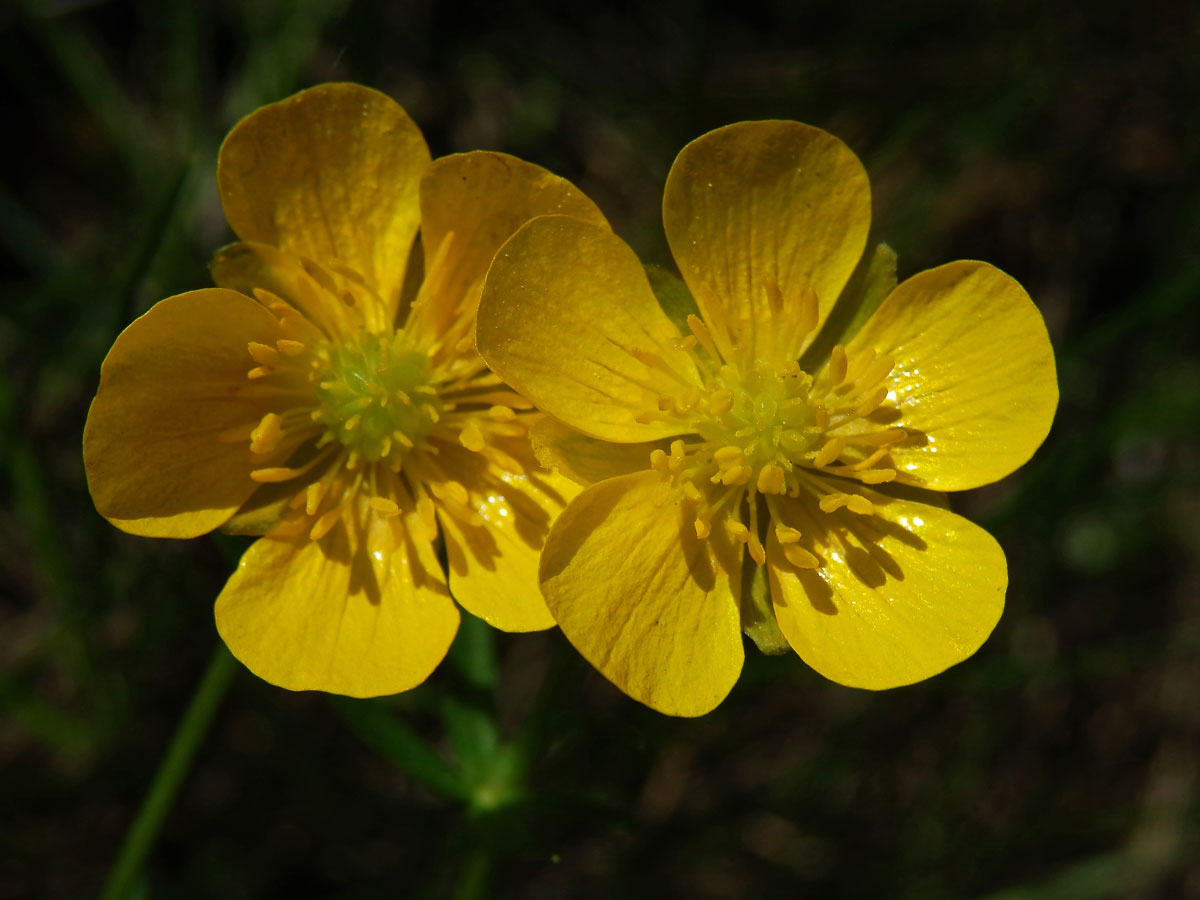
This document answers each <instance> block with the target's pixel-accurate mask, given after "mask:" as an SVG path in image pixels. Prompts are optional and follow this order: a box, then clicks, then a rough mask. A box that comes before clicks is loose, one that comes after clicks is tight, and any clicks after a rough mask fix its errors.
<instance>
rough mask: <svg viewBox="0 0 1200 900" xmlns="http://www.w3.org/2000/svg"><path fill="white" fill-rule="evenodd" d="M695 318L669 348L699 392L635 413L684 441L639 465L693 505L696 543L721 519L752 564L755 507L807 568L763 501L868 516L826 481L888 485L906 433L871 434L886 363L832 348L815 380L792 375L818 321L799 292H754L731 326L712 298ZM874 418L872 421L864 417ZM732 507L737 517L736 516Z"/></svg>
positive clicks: (889, 399)
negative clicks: (793, 501) (801, 500)
mask: <svg viewBox="0 0 1200 900" xmlns="http://www.w3.org/2000/svg"><path fill="white" fill-rule="evenodd" d="M705 308H706V312H707V313H708V316H709V321H708V322H705V321H703V320H701V319H699V318H698V317H696V316H689V317H688V320H687V323H688V328H689V331H690V334H688V335H686V336H685V337H683V338H682V339H680V340H678V341H677V344H676V348H677V349H679V350H682V351H684V352H686V353H687V354H688V355H689V356H690V357H691V359H692V362H693V363H694V365H695V367H696V370H697V371H698V372H699V374H700V378H701V381H702V383H703V389H698V388H691V389H687V390H681V391H680V392H679V393H678V394H675V395H664V396H662V397H659V398H658V401H657V403H656V404H655V406H654V407H653V408H651V409H647V410H643V411H642V412H640V413H639V414H638V415H637V420H638V421H640V422H653V421H661V420H669V421H672V422H678V423H679V426H680V432H681V433H688V434H687V437H686V438H680V439H677V440H675V441H673V442H672V444H671V445H670V452H667V451H665V450H661V449H658V450H655V451H653V452H652V453H651V456H650V465H651V467H652V468H653V469H655V470H657V471H659V472H661V473H663V475H664V477H665V478H666V479H667V480H669V481H670V482H671V483H672V484H674V485H676V486H677V487H678V488H679V489H680V490H681V491H682V495H683V498H684V500H685V502H687V503H688V504H689V505H691V506H692V507H693V509H694V526H695V531H696V535H697V537H699V538H701V539H706V538H707V537H708V536H709V535H710V533H711V530H712V523H713V520H714V517H715V516H716V515H717V514H718V513H719V512H720V511H722V510H726V511H727V513H728V514H727V515H726V516H725V519H726V525H725V527H726V529H727V531H728V532H729V534H730V536H731V537H733V538H734V539H735V540H739V541H741V542H743V543H745V544H746V545H747V550H748V552H749V554H750V556H751V558H752V559H754V561H755V562H757V563H758V564H760V565H761V564H763V563H764V562H765V560H766V556H765V552H764V550H763V543H762V542H763V538H764V537H765V535H764V533H763V532H762V531H761V530H760V528H759V507H760V498H761V502H762V505H763V507H764V508H765V511H767V512H770V513H771V516H770V518H771V519H772V520H773V521H774V522H775V523H776V524H775V526H774V527H775V531H776V537H777V539H778V540H779V542H780V544H781V546H782V548H783V552H784V554H785V556H786V558H787V559H788V560H789V561H790V562H791V563H792V564H793V565H796V566H798V567H800V568H814V567H816V566H817V565H818V564H819V561H818V560H817V558H816V557H815V556H813V554H812V553H811V552H809V551H808V550H806V549H805V548H804V547H802V546H800V544H799V543H798V542H799V540H800V532H799V531H797V530H796V529H794V528H790V527H788V526H784V525H782V524H781V523H780V519H779V516H778V515H776V514H775V513H774V511H773V509H772V507H773V506H774V505H775V504H774V501H773V498H774V497H777V496H780V495H787V496H790V497H797V496H799V495H800V494H801V492H806V493H808V494H809V495H811V496H812V497H814V498H815V499H816V501H817V503H816V505H817V507H818V508H819V509H820V511H821V512H823V513H826V514H832V513H834V512H836V511H837V510H839V509H843V508H844V509H846V510H848V511H850V512H852V513H856V514H859V515H864V516H869V515H873V514H874V512H875V510H874V506H873V504H872V503H871V502H870V500H868V499H867V498H866V497H865V496H863V495H862V494H859V493H856V492H852V491H846V490H844V489H842V488H841V487H839V485H838V483H837V481H836V479H830V478H828V477H826V476H831V475H832V476H840V477H842V478H848V479H853V480H855V481H858V482H861V483H863V484H866V485H876V484H882V483H885V482H888V481H891V480H893V479H894V478H895V477H896V470H895V469H894V468H893V467H892V464H891V460H890V457H889V456H888V454H889V451H890V450H891V449H892V448H893V447H895V446H896V445H897V444H899V443H900V442H901V441H903V440H904V439H905V438H906V437H907V434H906V432H905V431H904V430H903V429H901V428H896V427H888V426H887V425H885V424H880V423H881V422H883V421H886V420H887V419H888V418H891V416H889V415H887V413H888V412H889V411H890V410H889V409H888V408H889V407H891V406H892V404H893V403H894V395H893V394H892V393H891V390H890V388H889V384H888V376H889V375H890V374H891V371H892V369H893V367H894V361H893V359H892V358H891V357H888V356H879V355H877V354H876V352H875V351H874V350H873V349H866V350H859V351H856V352H853V353H852V352H850V351H848V350H847V348H846V347H844V346H842V345H838V346H836V347H834V349H833V351H832V353H831V356H830V360H829V364H828V365H827V366H826V367H825V368H824V369H822V370H821V371H820V372H818V373H817V374H816V376H815V377H814V375H813V374H810V373H808V372H805V371H803V370H802V369H801V368H800V366H799V365H798V363H797V362H796V360H797V358H798V357H799V356H800V351H801V349H802V348H803V346H804V344H805V339H806V337H807V335H808V334H809V333H811V331H812V330H813V329H814V328H815V327H816V325H817V322H818V317H817V314H816V311H817V300H816V296H815V294H813V292H812V290H811V289H810V288H808V287H807V286H805V287H802V288H800V289H798V290H795V291H793V292H792V293H791V294H790V295H787V296H785V294H784V292H783V291H782V290H781V289H780V288H779V286H778V285H776V284H774V283H772V282H767V283H765V284H764V285H763V286H762V292H761V296H760V297H759V298H758V299H757V302H755V303H753V304H751V309H750V310H749V318H748V320H743V321H741V322H738V323H732V322H730V321H728V319H727V317H726V314H725V313H724V312H723V307H722V305H721V304H720V303H719V302H717V301H716V300H715V298H711V297H710V302H708V303H706V304H705ZM634 355H635V356H636V357H637V358H639V359H642V360H643V362H644V363H645V364H646V365H648V366H658V367H662V366H663V365H665V363H662V362H661V357H659V356H656V355H655V354H652V353H650V352H649V351H642V352H640V353H639V352H637V351H635V353H634ZM881 408H883V409H882V412H883V413H884V414H883V415H873V414H875V413H876V412H877V411H881ZM743 500H745V501H746V507H745V509H746V512H745V515H742V514H741V513H739V512H737V510H739V509H741V508H742V507H741V503H742V501H743Z"/></svg>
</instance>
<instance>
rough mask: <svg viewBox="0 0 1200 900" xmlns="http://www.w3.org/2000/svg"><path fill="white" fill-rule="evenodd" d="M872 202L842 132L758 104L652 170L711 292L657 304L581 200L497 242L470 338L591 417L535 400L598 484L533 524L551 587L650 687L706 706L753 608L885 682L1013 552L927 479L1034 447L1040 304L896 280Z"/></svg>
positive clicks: (604, 654)
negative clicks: (685, 310) (667, 166)
mask: <svg viewBox="0 0 1200 900" xmlns="http://www.w3.org/2000/svg"><path fill="white" fill-rule="evenodd" d="M870 213H871V200H870V189H869V185H868V182H867V177H866V173H865V172H864V171H863V168H862V165H861V164H860V163H859V161H858V159H857V158H856V157H855V156H854V154H853V153H852V152H851V151H850V150H849V149H848V148H847V147H846V146H845V145H844V144H842V143H841V142H840V141H839V140H837V139H836V138H834V137H833V136H831V135H829V134H827V133H826V132H824V131H821V130H820V129H817V128H812V127H809V126H806V125H802V124H799V123H796V122H782V121H775V122H747V123H741V124H737V125H731V126H729V127H726V128H721V129H718V130H716V131H713V132H711V133H709V134H707V135H704V136H703V137H701V138H699V139H697V140H696V141H694V142H692V143H691V144H689V145H688V146H687V147H686V148H684V150H683V151H682V152H681V153H680V154H679V157H678V159H677V160H676V161H675V164H674V166H673V167H672V169H671V173H670V176H669V177H668V179H667V185H666V191H665V195H664V198H663V219H664V223H665V228H666V234H667V239H668V242H669V244H670V247H671V252H672V254H673V255H674V257H675V261H676V262H677V264H678V266H679V269H680V272H681V274H682V276H683V279H684V282H685V283H686V285H687V287H688V288H689V289H690V293H691V295H692V296H693V297H694V300H695V304H696V307H697V311H698V313H699V314H698V315H696V314H692V315H689V316H687V317H686V319H685V320H683V319H682V317H679V318H680V321H673V320H672V319H671V318H669V317H668V316H667V315H666V314H665V313H664V311H663V307H662V306H660V303H659V302H658V300H657V299H656V296H655V293H654V291H653V290H652V288H651V285H650V283H649V282H648V279H647V275H646V272H645V270H644V269H643V268H642V266H641V265H640V264H639V262H638V260H637V259H636V257H635V256H634V254H633V252H632V251H631V250H630V249H629V248H628V247H627V246H626V245H625V244H624V243H622V242H621V241H620V240H619V239H618V238H616V237H615V236H614V235H612V234H611V232H609V231H607V230H605V229H603V228H599V227H596V226H595V225H592V224H589V223H587V222H583V221H578V220H574V219H571V218H566V217H561V216H550V217H544V218H539V219H535V220H533V221H532V222H530V223H529V224H527V225H525V226H524V227H523V228H522V229H521V230H520V231H519V232H518V233H517V234H516V235H515V236H514V237H513V238H512V239H510V240H509V241H508V242H507V243H506V244H505V245H504V246H503V247H502V248H501V250H500V252H499V253H498V254H497V257H496V259H495V261H494V262H493V264H492V267H491V270H490V272H489V274H488V276H487V281H486V283H485V285H484V291H483V300H482V303H481V306H480V310H479V322H478V336H477V341H478V347H479V350H480V352H481V353H482V355H483V357H484V359H485V360H487V361H488V363H489V365H490V366H491V367H492V369H493V370H494V371H495V372H496V373H498V374H500V375H502V376H503V377H504V379H505V380H506V381H507V382H508V383H509V384H510V385H511V386H512V387H514V388H515V389H517V390H518V391H520V392H522V393H523V394H524V395H525V396H527V397H529V398H530V399H531V400H533V401H534V402H535V404H536V405H537V406H539V407H540V408H541V409H543V410H545V411H546V412H548V413H550V414H551V415H553V416H554V417H556V419H557V420H560V422H561V423H566V425H567V426H571V427H572V428H573V429H578V431H577V432H576V431H571V430H570V429H568V428H565V427H564V426H563V425H561V424H559V423H558V422H555V421H554V420H551V419H547V420H546V421H545V422H544V423H541V424H539V426H537V427H536V428H535V429H534V432H533V435H532V437H533V440H534V443H535V445H538V446H539V448H540V449H539V455H540V456H541V457H542V458H543V461H545V462H552V463H554V464H555V465H557V466H558V467H559V469H560V471H561V472H563V473H564V474H570V475H572V476H573V477H575V478H576V479H577V480H578V481H580V482H582V483H591V486H590V487H588V488H587V489H586V490H584V491H583V492H582V493H581V494H579V496H578V497H576V498H575V499H574V500H573V501H571V503H570V504H569V506H568V507H567V509H566V511H565V512H564V513H563V514H562V516H560V517H559V519H558V520H557V521H556V523H555V524H554V525H553V527H552V528H551V531H550V535H549V537H548V538H547V541H546V546H545V549H544V551H543V553H542V560H541V568H540V577H541V585H542V591H543V593H544V595H545V598H546V602H547V605H548V606H549V608H550V611H551V613H553V615H554V618H555V619H556V621H557V622H558V624H559V626H560V627H561V628H562V630H563V632H564V633H565V634H566V636H567V637H568V638H569V639H570V640H571V642H572V643H573V644H574V645H575V646H576V647H577V648H578V649H579V651H580V652H581V653H582V654H583V655H584V656H585V657H586V658H587V659H588V660H589V661H591V663H592V664H593V665H595V666H596V667H597V668H598V669H599V670H600V671H601V672H602V673H603V674H604V675H606V676H607V677H608V678H609V679H610V680H611V681H612V682H614V683H615V684H616V685H617V686H618V687H620V688H621V689H622V690H624V691H625V692H626V693H627V694H629V695H630V696H631V697H634V698H635V699H637V700H640V701H641V702H643V703H645V704H647V705H649V706H651V707H653V708H655V709H658V710H661V711H662V712H666V713H672V714H675V715H699V714H702V713H704V712H707V711H709V710H711V709H712V708H713V707H715V706H716V705H717V704H718V703H720V701H721V700H722V699H723V698H724V697H725V695H726V694H727V693H728V692H729V690H730V689H731V687H732V686H733V684H734V682H735V681H736V680H737V677H738V674H739V672H740V670H741V667H742V662H743V645H742V635H741V631H742V629H743V628H745V629H746V631H747V632H748V633H750V634H752V636H754V637H755V638H756V640H758V641H759V643H760V644H761V645H764V646H767V647H768V648H770V645H771V644H772V643H776V644H777V645H779V646H782V647H784V648H786V647H787V646H788V645H790V646H791V647H792V648H793V649H794V650H795V651H796V652H797V653H798V654H799V655H800V656H801V657H802V658H803V659H804V660H805V661H806V662H807V663H808V664H809V665H811V666H812V667H813V668H814V669H816V670H817V671H818V672H820V673H822V674H823V675H825V676H826V677H828V678H830V679H833V680H834V681H837V682H840V683H842V684H846V685H851V686H856V687H863V688H872V689H882V688H890V687H894V686H898V685H903V684H909V683H912V682H915V681H919V680H921V679H924V678H927V677H929V676H931V675H934V674H936V673H938V672H940V671H942V670H944V669H946V668H947V667H948V666H951V665H953V664H955V663H957V662H959V661H961V660H963V659H965V658H966V657H968V656H970V655H971V654H972V653H974V652H975V650H976V649H977V648H978V647H979V646H980V644H981V643H982V642H983V641H984V640H985V639H986V638H987V636H988V634H989V633H990V632H991V631H992V629H993V627H994V626H995V624H996V622H997V620H998V618H999V616H1000V612H1001V609H1002V607H1003V604H1004V592H1005V588H1006V586H1007V571H1006V566H1005V560H1004V554H1003V552H1002V551H1001V549H1000V547H999V546H998V545H997V544H996V542H995V541H994V540H993V539H992V537H991V536H990V535H988V534H987V532H985V531H984V530H982V529H981V528H979V527H977V526H975V525H973V524H972V523H970V522H968V521H967V520H965V519H963V518H960V517H959V516H957V515H955V514H953V513H951V512H949V511H947V509H946V508H945V503H944V502H943V501H942V495H941V494H938V493H934V492H940V491H957V490H965V489H968V488H974V487H978V486H980V485H984V484H988V483H990V482H993V481H996V480H997V479H999V478H1002V477H1004V476H1005V475H1007V474H1008V473H1010V472H1012V471H1013V470H1014V469H1016V468H1017V467H1018V466H1020V465H1021V464H1022V463H1024V462H1025V461H1026V460H1027V459H1028V458H1029V457H1030V455H1031V454H1032V453H1033V452H1034V450H1035V449H1036V448H1037V447H1038V445H1039V444H1041V442H1042V440H1043V439H1044V437H1045V435H1046V433H1047V431H1048V429H1049V427H1050V423H1051V420H1052V418H1053V415H1054V410H1055V407H1056V405H1057V402H1058V391H1057V386H1056V378H1055V369H1054V357H1053V352H1052V349H1051V346H1050V343H1049V339H1048V337H1047V334H1046V329H1045V326H1044V324H1043V322H1042V318H1041V316H1040V315H1039V313H1038V311H1037V309H1036V308H1035V307H1034V305H1033V303H1032V302H1031V301H1030V299H1029V297H1028V296H1027V295H1026V293H1025V292H1024V291H1023V290H1022V289H1021V287H1020V285H1018V284H1017V283H1016V282H1015V281H1014V280H1013V279H1012V278H1010V277H1009V276H1007V275H1005V274H1004V273H1003V272H1000V271H999V270H997V269H995V268H994V267H992V266H990V265H988V264H986V263H982V262H954V263H950V264H948V265H944V266H941V267H939V268H935V269H931V270H929V271H925V272H921V273H920V274H918V275H915V276H913V277H912V278H910V279H908V280H907V281H904V282H903V283H901V284H899V285H898V286H897V285H896V283H895V277H894V257H890V261H891V262H892V263H893V267H892V268H891V271H890V272H889V266H888V263H889V252H888V251H887V250H886V248H881V249H880V250H879V251H877V252H876V253H875V254H871V255H867V256H866V257H864V249H865V247H866V240H867V233H868V229H869V225H870ZM839 298H841V299H840V302H839ZM880 298H885V299H882V302H881V303H879V305H878V307H877V308H876V309H875V310H874V312H873V314H871V315H870V317H869V318H868V319H867V320H866V321H865V323H864V322H862V321H860V319H861V317H860V316H857V315H855V307H856V306H859V307H861V308H862V309H864V310H869V309H870V307H871V306H872V305H873V304H874V303H875V302H876V301H878V300H879V299H880ZM835 304H836V307H835ZM914 489H915V490H914ZM756 567H757V568H756ZM764 570H765V575H766V576H767V577H766V581H767V583H768V584H769V598H770V599H769V602H765V601H764V602H763V603H761V605H756V599H757V598H758V596H759V594H760V592H758V591H756V590H754V589H753V585H754V584H755V581H756V576H757V575H758V574H760V573H764ZM761 593H764V594H765V592H761ZM776 626H777V630H776ZM785 639H786V643H785V642H784V640H785Z"/></svg>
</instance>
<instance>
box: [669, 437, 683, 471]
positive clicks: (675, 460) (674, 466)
mask: <svg viewBox="0 0 1200 900" xmlns="http://www.w3.org/2000/svg"><path fill="white" fill-rule="evenodd" d="M684 449H685V448H684V444H683V441H681V440H679V439H676V440H673V441H671V460H670V463H669V465H670V467H671V471H672V472H678V471H679V470H680V469H682V468H683V459H684Z"/></svg>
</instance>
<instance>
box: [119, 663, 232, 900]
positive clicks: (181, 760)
mask: <svg viewBox="0 0 1200 900" xmlns="http://www.w3.org/2000/svg"><path fill="white" fill-rule="evenodd" d="M236 672H237V663H236V662H235V660H234V658H233V656H232V655H231V654H230V653H229V651H228V650H227V649H225V645H224V644H218V645H217V649H216V652H215V653H213V656H212V659H211V660H209V663H208V668H206V669H205V670H204V675H203V677H201V679H200V683H199V684H198V685H197V686H196V691H195V693H194V694H193V695H192V699H191V702H190V703H189V704H188V708H187V711H186V712H184V714H183V718H182V719H181V720H180V722H179V727H178V728H176V729H175V735H174V736H173V737H172V738H171V745H170V747H168V748H167V752H166V755H164V756H163V758H162V761H161V762H160V763H159V765H158V771H157V772H155V773H154V781H153V782H151V784H150V789H149V790H148V791H147V792H146V796H145V798H143V800H142V805H141V808H140V809H139V810H138V812H137V816H136V817H135V818H134V820H133V824H132V825H130V826H129V831H127V832H126V833H125V840H124V842H123V843H122V844H121V850H120V853H118V854H117V859H116V862H115V863H114V864H113V867H112V869H111V870H110V871H109V874H108V881H107V882H106V883H105V885H104V893H103V894H101V895H100V896H101V900H124V898H125V897H127V896H128V895H129V892H130V888H131V887H132V886H133V882H134V880H135V879H136V878H137V877H138V875H139V874H140V873H141V871H142V864H143V863H144V862H145V861H146V856H147V855H148V854H149V853H150V850H151V848H152V847H153V846H154V842H155V840H156V839H157V838H158V832H159V830H160V829H161V828H162V824H163V820H164V819H165V818H166V816H167V812H168V811H169V810H170V808H171V804H172V803H173V802H174V800H175V795H176V794H178V793H179V788H180V786H181V785H182V784H183V780H184V777H185V776H186V775H187V773H188V771H189V770H190V769H191V767H192V761H193V760H194V759H195V757H196V751H197V750H199V749H200V744H201V743H202V742H203V740H204V737H205V735H206V734H207V733H208V728H209V725H211V724H212V720H213V716H214V715H215V714H216V711H217V709H218V708H219V707H220V705H221V700H222V699H223V698H224V696H225V692H226V691H227V690H228V688H229V685H230V683H231V682H232V681H233V676H234V674H235V673H236Z"/></svg>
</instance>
